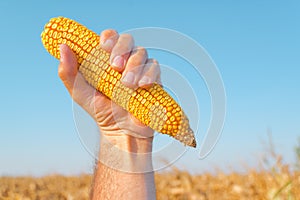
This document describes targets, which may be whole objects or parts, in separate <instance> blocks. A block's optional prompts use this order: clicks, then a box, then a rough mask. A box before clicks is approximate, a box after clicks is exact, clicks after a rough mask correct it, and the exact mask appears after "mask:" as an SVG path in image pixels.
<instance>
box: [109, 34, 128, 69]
mask: <svg viewBox="0 0 300 200" xmlns="http://www.w3.org/2000/svg"><path fill="white" fill-rule="evenodd" d="M133 47H134V40H133V38H132V36H131V35H129V34H122V35H120V37H119V39H118V41H117V43H116V45H115V46H114V47H113V49H112V52H111V55H110V64H111V65H112V67H113V68H114V69H115V70H117V71H119V72H123V70H124V67H125V64H126V61H127V59H128V57H129V55H130V53H131V51H132V49H133Z"/></svg>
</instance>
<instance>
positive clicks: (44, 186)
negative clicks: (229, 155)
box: [0, 169, 300, 200]
mask: <svg viewBox="0 0 300 200" xmlns="http://www.w3.org/2000/svg"><path fill="white" fill-rule="evenodd" d="M91 181H92V177H91V176H90V175H81V176H78V177H65V176H60V175H52V176H46V177H41V178H33V177H1V178H0V200H6V199H7V200H8V199H9V200H11V199H22V200H29V199H45V200H46V199H65V200H71V199H82V200H84V199H89V192H90V186H91ZM155 182H156V188H157V199H160V200H173V199H191V200H194V199H195V200H202V199H203V200H205V199H223V200H226V199H228V200H229V199H230V200H235V199H239V200H240V199H251V200H255V199H275V200H279V199H283V200H285V199H287V200H288V199H291V200H297V199H300V172H293V173H291V172H289V171H288V170H286V171H284V170H282V171H281V172H280V173H277V172H274V171H273V172H272V171H270V172H267V171H264V172H257V171H249V172H248V173H245V174H238V173H231V174H224V173H217V174H214V175H212V174H209V173H205V174H201V175H191V174H189V173H188V172H185V171H180V170H177V169H174V170H172V171H171V172H168V173H158V174H156V176H155Z"/></svg>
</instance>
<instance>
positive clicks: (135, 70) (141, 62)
mask: <svg viewBox="0 0 300 200" xmlns="http://www.w3.org/2000/svg"><path fill="white" fill-rule="evenodd" d="M147 58H148V54H147V51H146V49H145V48H143V47H136V48H135V49H134V50H133V51H132V52H131V54H130V56H129V58H128V61H127V63H126V66H125V70H124V72H123V74H122V79H121V80H122V83H123V84H124V85H126V86H128V87H130V88H136V87H137V86H138V82H139V80H140V76H141V74H142V72H143V69H144V67H145V63H146V61H147Z"/></svg>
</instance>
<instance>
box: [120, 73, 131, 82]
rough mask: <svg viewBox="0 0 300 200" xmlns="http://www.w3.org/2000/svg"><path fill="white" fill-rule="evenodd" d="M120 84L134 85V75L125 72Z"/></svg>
mask: <svg viewBox="0 0 300 200" xmlns="http://www.w3.org/2000/svg"><path fill="white" fill-rule="evenodd" d="M122 82H125V83H129V84H133V83H134V74H133V73H132V72H127V73H126V74H125V76H124V77H123V78H122Z"/></svg>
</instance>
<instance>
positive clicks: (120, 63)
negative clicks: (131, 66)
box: [112, 56, 124, 69]
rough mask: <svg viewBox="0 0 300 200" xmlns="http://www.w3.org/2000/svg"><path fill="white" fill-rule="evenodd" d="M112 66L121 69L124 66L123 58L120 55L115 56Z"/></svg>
mask: <svg viewBox="0 0 300 200" xmlns="http://www.w3.org/2000/svg"><path fill="white" fill-rule="evenodd" d="M112 66H114V67H115V68H119V69H122V68H123V66H124V58H123V57H122V56H116V57H115V58H114V60H113V62H112Z"/></svg>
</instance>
